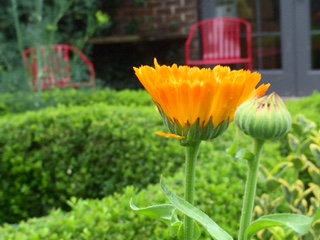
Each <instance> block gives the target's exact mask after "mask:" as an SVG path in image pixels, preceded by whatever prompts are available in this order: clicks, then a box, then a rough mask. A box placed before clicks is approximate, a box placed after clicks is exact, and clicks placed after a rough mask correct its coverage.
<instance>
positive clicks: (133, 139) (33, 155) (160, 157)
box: [0, 104, 183, 222]
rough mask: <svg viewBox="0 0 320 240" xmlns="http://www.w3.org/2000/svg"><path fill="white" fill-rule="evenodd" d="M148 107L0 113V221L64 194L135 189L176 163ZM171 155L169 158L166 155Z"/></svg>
mask: <svg viewBox="0 0 320 240" xmlns="http://www.w3.org/2000/svg"><path fill="white" fill-rule="evenodd" d="M159 129H163V126H162V120H161V119H160V117H158V113H157V112H156V109H155V108H151V107H140V108H132V107H125V106H123V107H119V106H108V105H105V104H95V105H90V106H88V107H82V106H78V107H63V106H61V107H58V108H49V109H46V110H43V111H39V112H29V113H26V114H21V115H20V114H17V115H12V116H11V115H7V116H3V117H1V118H0V159H1V162H0V166H1V167H0V175H1V180H2V184H1V186H0V196H1V197H0V219H1V222H17V221H18V220H20V219H25V218H28V217H34V216H42V215H45V214H47V213H48V211H49V210H50V209H52V208H60V207H61V208H62V209H67V208H66V200H68V199H69V198H70V197H72V196H76V197H78V198H102V197H104V196H106V195H108V194H111V193H113V192H114V191H120V190H121V188H123V187H125V186H127V185H133V186H136V187H139V188H142V187H144V186H146V185H147V184H149V183H152V182H158V180H159V178H160V174H169V173H171V174H172V173H174V172H175V171H176V169H177V168H178V167H179V166H181V164H182V163H183V157H182V154H183V153H181V151H179V148H178V142H175V141H167V140H166V139H164V138H159V137H157V136H156V135H155V134H154V132H155V131H157V130H159ZM169 159H170V161H169Z"/></svg>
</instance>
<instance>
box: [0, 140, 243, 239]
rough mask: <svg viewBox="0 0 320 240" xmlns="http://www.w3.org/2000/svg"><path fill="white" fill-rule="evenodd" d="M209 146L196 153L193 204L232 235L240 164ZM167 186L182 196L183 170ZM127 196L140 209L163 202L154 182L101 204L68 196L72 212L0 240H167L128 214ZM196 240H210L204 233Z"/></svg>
mask: <svg viewBox="0 0 320 240" xmlns="http://www.w3.org/2000/svg"><path fill="white" fill-rule="evenodd" d="M213 145H214V144H212V143H204V144H203V146H202V150H201V151H200V156H199V165H198V167H197V173H196V175H197V180H196V189H197V190H196V193H197V194H196V199H195V200H196V205H197V207H199V208H200V209H201V210H203V211H204V212H206V213H207V214H208V215H209V216H211V217H212V218H213V219H215V220H216V221H217V223H218V224H219V225H221V226H222V227H223V228H225V229H227V231H228V232H230V234H231V235H233V236H234V237H235V234H236V232H237V229H238V220H237V219H239V217H240V209H241V203H242V200H241V199H242V194H243V188H244V175H245V172H246V171H245V166H244V165H243V164H238V163H234V162H232V160H231V159H228V158H227V160H226V154H225V152H221V151H212V150H213V149H212V148H213ZM210 150H211V151H210ZM159 156H160V155H159ZM169 160H171V157H170V158H169ZM144 176H145V174H144ZM165 176H167V175H166V174H165ZM166 182H167V184H168V186H171V188H172V189H173V191H175V192H177V193H178V194H179V195H180V196H182V195H183V193H182V188H181V185H182V184H183V171H182V169H181V170H180V171H178V172H177V173H176V174H175V175H174V177H172V178H171V177H168V178H166ZM130 198H133V202H134V204H136V205H137V206H140V207H143V206H148V205H151V204H154V203H164V202H166V200H165V195H164V194H163V193H162V191H161V188H160V186H159V184H156V185H150V186H148V187H147V188H146V189H144V190H141V191H140V192H139V193H138V194H136V190H134V189H133V188H132V187H127V188H126V189H125V190H124V193H123V194H117V193H116V194H114V195H113V196H108V197H105V198H103V199H102V200H100V201H99V200H75V199H74V198H72V199H71V201H69V204H70V205H71V206H72V211H70V212H68V213H63V212H62V211H61V210H54V211H52V212H51V213H50V215H49V216H47V217H44V218H39V219H30V220H28V221H27V222H22V223H20V224H18V225H8V224H5V225H4V226H3V227H2V228H0V239H6V240H11V239H22V240H23V239H28V240H33V239H47V240H57V239H64V240H68V239H99V240H100V239H101V240H103V239H117V240H130V239H159V240H160V239H161V240H164V239H171V238H170V237H169V231H168V229H167V227H166V226H165V225H164V224H162V223H160V222H156V221H154V220H153V219H150V218H147V217H143V216H141V215H139V214H136V213H135V212H133V211H132V210H131V209H130V208H129V202H130ZM201 239H210V238H209V237H208V235H206V233H205V232H203V233H202V238H201Z"/></svg>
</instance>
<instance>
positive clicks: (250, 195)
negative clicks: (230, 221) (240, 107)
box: [238, 139, 264, 240]
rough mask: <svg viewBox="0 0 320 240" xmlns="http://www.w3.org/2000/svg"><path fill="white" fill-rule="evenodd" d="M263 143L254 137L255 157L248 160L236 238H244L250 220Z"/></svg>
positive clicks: (240, 239) (241, 239) (242, 239)
mask: <svg viewBox="0 0 320 240" xmlns="http://www.w3.org/2000/svg"><path fill="white" fill-rule="evenodd" d="M263 144H264V141H263V140H258V139H254V141H253V153H254V155H255V158H254V159H252V160H248V177H247V182H246V187H245V192H244V199H243V206H242V213H241V218H240V230H239V238H238V240H245V231H246V230H247V228H248V227H249V225H250V224H251V221H252V212H253V206H254V201H255V197H256V188H257V178H258V172H259V162H260V155H261V151H262V147H263Z"/></svg>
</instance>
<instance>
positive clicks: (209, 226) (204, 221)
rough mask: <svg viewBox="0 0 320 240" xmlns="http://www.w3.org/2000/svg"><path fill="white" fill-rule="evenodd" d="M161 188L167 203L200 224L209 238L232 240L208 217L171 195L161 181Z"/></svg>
mask: <svg viewBox="0 0 320 240" xmlns="http://www.w3.org/2000/svg"><path fill="white" fill-rule="evenodd" d="M161 187H162V190H163V192H164V193H165V195H166V196H167V198H168V199H169V201H170V202H171V203H172V204H173V205H174V206H175V207H176V208H177V209H178V210H179V211H181V212H182V213H183V214H185V215H187V216H188V217H190V218H192V219H194V220H195V221H197V222H198V223H199V224H201V225H202V226H203V227H204V228H205V229H206V231H207V232H208V233H209V234H210V236H211V237H213V238H214V239H218V240H232V237H231V236H230V235H229V234H228V233H227V232H226V231H224V230H223V229H222V228H220V227H219V226H218V224H216V223H215V222H214V221H213V220H212V219H211V218H210V217H209V216H208V215H206V214H205V213H204V212H202V211H200V210H199V209H198V208H196V207H194V206H193V205H191V204H190V203H188V202H186V201H185V200H183V199H182V198H180V197H178V196H177V195H175V194H174V193H172V192H171V191H170V190H169V189H168V188H167V187H166V185H165V184H164V182H163V180H161Z"/></svg>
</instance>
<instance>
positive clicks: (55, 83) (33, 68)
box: [23, 45, 95, 90]
mask: <svg viewBox="0 0 320 240" xmlns="http://www.w3.org/2000/svg"><path fill="white" fill-rule="evenodd" d="M23 58H24V61H25V64H26V67H27V70H28V72H29V73H30V77H31V86H32V89H33V90H37V89H38V88H39V87H41V88H42V89H43V90H48V89H52V88H65V87H72V88H79V87H82V86H92V87H93V88H95V71H94V66H93V63H92V62H91V61H90V60H89V59H88V58H87V57H86V56H85V55H84V53H83V52H81V51H80V50H79V49H77V48H75V47H73V46H70V45H52V46H40V47H37V48H29V49H27V50H25V51H24V55H23ZM76 66H77V67H78V68H79V69H81V73H82V74H83V76H79V79H80V80H77V81H76V82H75V81H74V79H73V75H74V74H76V73H74V72H76V71H77V70H75V71H73V68H75V67H76ZM77 79H78V78H77Z"/></svg>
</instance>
